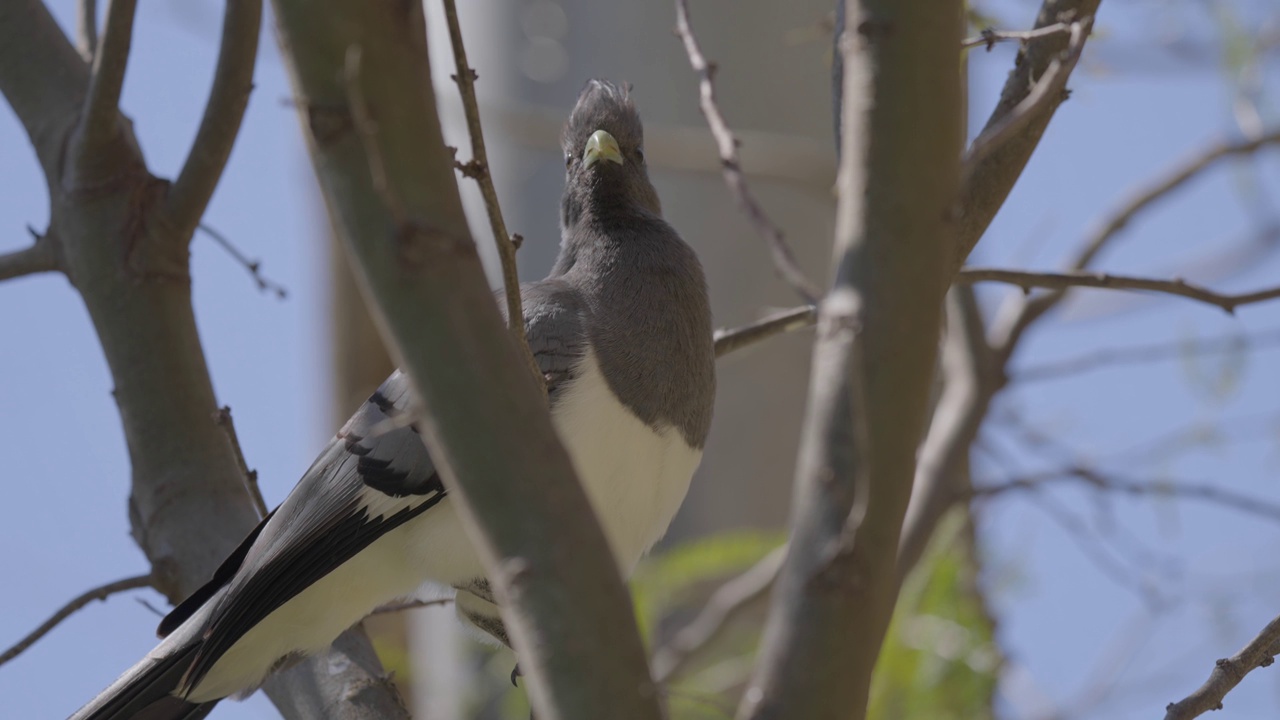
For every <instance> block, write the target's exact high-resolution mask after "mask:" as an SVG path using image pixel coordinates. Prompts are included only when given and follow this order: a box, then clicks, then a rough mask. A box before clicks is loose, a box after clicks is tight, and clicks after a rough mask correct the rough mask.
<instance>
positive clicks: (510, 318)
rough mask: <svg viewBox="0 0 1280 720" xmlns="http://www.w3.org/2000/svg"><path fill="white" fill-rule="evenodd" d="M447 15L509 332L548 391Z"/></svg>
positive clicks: (451, 12)
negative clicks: (529, 334)
mask: <svg viewBox="0 0 1280 720" xmlns="http://www.w3.org/2000/svg"><path fill="white" fill-rule="evenodd" d="M444 16H445V20H446V22H447V23H448V25H449V41H450V43H452V45H453V61H454V66H455V70H456V74H455V75H454V76H453V79H454V82H456V83H457V84H458V93H459V94H460V95H462V108H463V111H464V112H465V114H466V116H467V132H468V134H469V135H470V136H471V162H470V163H469V164H468V165H469V166H470V167H471V168H472V170H471V172H464V173H463V174H464V175H467V176H468V177H471V178H474V179H475V181H476V184H478V185H479V186H480V194H481V195H482V196H483V197H484V207H485V211H486V212H487V213H488V215H489V227H490V229H492V231H493V242H494V245H496V246H497V248H498V257H499V258H500V259H501V260H502V287H503V294H504V295H506V298H507V330H508V331H510V332H511V336H512V337H514V338H515V339H516V346H517V347H518V348H519V349H520V354H521V355H522V356H523V357H524V362H525V365H527V366H528V368H529V372H531V373H532V374H533V376H534V377H535V378H537V381H538V382H537V385H538V387H540V388H542V389H543V391H544V392H545V391H546V382H545V381H544V380H543V378H542V370H540V369H539V368H538V362H537V360H535V359H534V358H533V351H532V350H530V349H529V341H528V340H527V339H525V336H524V309H523V308H522V307H521V298H520V273H519V270H518V268H517V267H516V248H517V245H516V239H515V237H514V236H512V235H510V234H508V233H507V221H506V220H504V219H503V217H502V206H501V205H499V204H498V190H497V188H495V187H494V186H493V176H492V174H490V172H489V153H488V152H487V151H486V150H485V147H484V130H483V128H482V127H481V126H480V106H479V104H478V103H477V102H476V77H477V75H476V72H475V70H473V69H472V68H471V66H470V65H468V64H467V49H466V46H465V45H463V43H462V27H461V26H460V25H459V24H458V8H457V5H456V4H455V2H454V0H444Z"/></svg>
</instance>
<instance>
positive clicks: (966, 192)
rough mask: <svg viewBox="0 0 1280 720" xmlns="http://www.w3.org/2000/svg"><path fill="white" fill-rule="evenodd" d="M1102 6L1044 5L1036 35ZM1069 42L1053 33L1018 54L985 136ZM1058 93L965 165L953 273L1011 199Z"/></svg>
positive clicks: (1086, 2)
mask: <svg viewBox="0 0 1280 720" xmlns="http://www.w3.org/2000/svg"><path fill="white" fill-rule="evenodd" d="M1100 1H1101V0H1044V2H1043V3H1042V4H1041V5H1040V11H1039V13H1038V14H1037V16H1036V22H1035V25H1034V28H1035V29H1036V30H1038V29H1041V28H1045V27H1049V26H1051V25H1057V24H1059V23H1063V22H1073V21H1078V20H1083V19H1084V18H1088V17H1093V16H1095V15H1096V14H1097V12H1098V4H1099V2H1100ZM1068 44H1069V39H1068V37H1067V36H1066V35H1064V34H1063V33H1051V34H1048V35H1044V36H1041V37H1038V38H1036V39H1034V40H1031V41H1029V42H1027V43H1026V45H1024V46H1023V47H1022V48H1021V49H1020V50H1019V52H1018V55H1019V57H1018V62H1017V63H1015V65H1014V67H1013V70H1012V71H1011V72H1010V73H1009V78H1008V79H1007V80H1006V81H1005V84H1004V89H1003V90H1001V92H1000V101H999V102H998V103H997V104H996V107H995V109H994V110H992V112H991V117H990V118H989V119H988V120H987V124H986V127H985V128H984V129H983V133H986V132H987V131H988V129H990V128H994V127H998V126H999V125H1001V124H1003V123H1004V122H1005V119H1006V118H1007V117H1009V116H1010V115H1011V114H1012V113H1014V112H1015V110H1016V109H1017V108H1018V107H1019V106H1020V105H1021V104H1022V101H1023V100H1025V99H1026V98H1027V97H1028V95H1030V94H1031V92H1032V90H1033V89H1034V88H1035V87H1036V85H1037V83H1036V79H1037V78H1042V77H1044V75H1045V73H1046V72H1047V71H1048V69H1049V67H1050V66H1051V65H1052V64H1053V63H1054V62H1055V61H1059V62H1060V58H1061V57H1062V53H1063V52H1064V51H1065V50H1066V49H1067V46H1068ZM1062 100H1063V97H1062V93H1050V94H1049V95H1048V99H1047V100H1046V101H1045V104H1044V106H1043V107H1041V108H1040V109H1039V110H1038V112H1036V113H1035V114H1034V115H1031V116H1030V117H1029V119H1028V121H1027V123H1026V125H1025V126H1023V128H1022V130H1021V132H1019V133H1018V134H1017V135H1016V136H1015V137H1011V138H1010V139H1009V140H1007V141H1005V142H1002V143H1000V144H999V146H998V147H994V148H992V150H991V152H990V153H989V154H988V155H987V156H986V157H984V158H982V159H981V160H980V161H979V162H971V163H968V165H970V167H969V169H968V170H967V171H966V173H965V177H966V178H967V182H966V183H965V184H964V186H963V187H962V188H961V194H960V203H959V208H960V221H959V223H958V227H957V233H956V250H955V256H954V259H953V261H952V269H953V271H954V270H958V269H959V268H960V266H961V265H963V264H964V261H965V259H966V258H968V257H969V253H970V252H972V251H973V248H974V246H975V245H977V244H978V241H979V240H981V239H982V235H983V234H984V233H985V232H986V231H987V226H989V225H990V224H991V221H992V219H994V218H995V216H996V213H997V212H998V211H999V210H1000V206H1002V205H1004V201H1005V199H1006V198H1008V197H1009V192H1010V191H1012V190H1013V186H1014V184H1015V183H1016V182H1017V181H1018V177H1019V176H1021V175H1022V171H1023V169H1024V168H1025V167H1026V165H1027V161H1028V160H1030V159H1031V154H1032V153H1033V152H1034V151H1035V149H1036V146H1037V145H1038V144H1039V143H1040V138H1041V137H1042V136H1043V135H1044V131H1045V129H1046V128H1047V127H1048V126H1049V121H1050V120H1052V119H1053V114H1054V113H1055V112H1056V111H1057V109H1058V106H1059V105H1060V104H1061V103H1062Z"/></svg>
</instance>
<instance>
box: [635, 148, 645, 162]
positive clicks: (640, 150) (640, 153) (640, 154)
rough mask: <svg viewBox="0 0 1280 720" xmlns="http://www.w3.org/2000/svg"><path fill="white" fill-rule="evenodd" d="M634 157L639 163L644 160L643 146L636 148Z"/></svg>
mask: <svg viewBox="0 0 1280 720" xmlns="http://www.w3.org/2000/svg"><path fill="white" fill-rule="evenodd" d="M636 159H637V160H639V161H640V162H641V163H643V162H644V148H636Z"/></svg>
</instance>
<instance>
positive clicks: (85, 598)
mask: <svg viewBox="0 0 1280 720" xmlns="http://www.w3.org/2000/svg"><path fill="white" fill-rule="evenodd" d="M145 587H151V576H150V575H138V576H137V577H131V578H125V579H123V580H116V581H115V582H109V583H107V584H106V585H100V586H98V587H96V588H93V589H92V590H87V591H85V592H84V593H81V594H80V595H77V596H76V597H75V598H73V599H72V600H71V601H70V602H68V603H67V604H66V605H63V606H62V607H61V608H59V609H58V611H57V612H55V613H54V614H53V615H52V616H51V617H50V618H49V619H48V620H45V621H44V622H43V623H41V624H40V627H38V628H36V629H35V630H32V631H31V632H30V633H28V634H27V636H26V637H24V638H22V639H21V640H19V641H18V642H16V643H14V644H13V647H10V648H9V649H8V650H5V651H4V652H3V653H0V665H4V664H5V663H7V662H9V661H10V660H12V659H14V658H16V657H18V656H19V655H21V654H22V653H23V652H25V651H26V650H27V648H29V647H31V646H32V645H35V644H36V642H37V641H39V640H40V638H42V637H44V636H45V635H48V634H49V632H50V631H52V630H53V629H54V628H55V627H57V626H58V625H59V623H61V622H62V621H63V620H66V619H67V618H69V617H71V615H72V614H74V613H75V612H76V611H77V610H79V609H80V608H82V607H84V606H85V605H88V604H89V603H91V602H93V601H94V600H106V599H107V598H109V597H111V596H112V595H115V594H117V593H122V592H125V591H126V590H137V589H138V588H145Z"/></svg>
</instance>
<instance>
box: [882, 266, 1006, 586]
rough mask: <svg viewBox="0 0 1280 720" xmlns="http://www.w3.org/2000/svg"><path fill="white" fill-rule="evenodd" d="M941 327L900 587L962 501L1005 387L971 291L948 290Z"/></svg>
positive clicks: (903, 544) (904, 533) (905, 531)
mask: <svg viewBox="0 0 1280 720" xmlns="http://www.w3.org/2000/svg"><path fill="white" fill-rule="evenodd" d="M946 324H947V329H946V335H945V337H944V339H943V344H942V395H941V397H940V398H939V399H938V403H937V405H936V406H935V407H934V410H933V417H932V419H931V420H930V424H929V431H928V432H927V433H926V434H925V439H924V442H923V443H922V444H921V446H920V459H919V461H918V462H917V464H916V474H915V480H914V482H913V483H912V485H913V490H912V493H911V504H910V505H909V506H908V507H907V515H906V518H905V519H904V521H903V529H902V540H901V543H900V547H899V548H898V583H899V584H901V583H902V581H903V580H904V579H905V578H906V577H907V575H908V574H909V573H910V572H911V570H912V569H913V568H915V566H916V564H917V563H918V562H919V561H920V558H921V557H923V556H924V552H925V550H926V549H927V548H928V546H929V540H930V538H932V537H933V532H934V530H935V528H937V526H938V521H939V520H941V519H942V516H943V515H945V514H946V513H947V511H948V510H950V509H951V508H952V507H953V506H954V505H955V504H956V503H957V502H960V501H961V500H963V499H964V496H965V494H966V491H967V489H968V487H969V480H970V478H969V448H970V447H972V446H973V443H974V440H975V439H976V438H977V437H978V432H979V431H980V430H981V429H982V422H983V421H984V420H985V419H986V416H987V410H988V408H990V407H991V401H992V399H993V398H994V397H995V396H996V393H998V392H999V391H1000V389H1001V388H1002V387H1003V386H1004V383H1003V382H1002V381H1001V375H1000V372H999V370H998V368H996V367H995V365H994V358H993V357H992V355H991V349H990V348H989V347H987V341H986V336H985V326H984V324H983V321H982V312H981V310H980V309H979V307H978V302H977V298H975V297H974V294H973V289H972V288H966V287H961V286H955V287H952V288H951V290H950V292H949V293H948V296H947V323H946Z"/></svg>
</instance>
